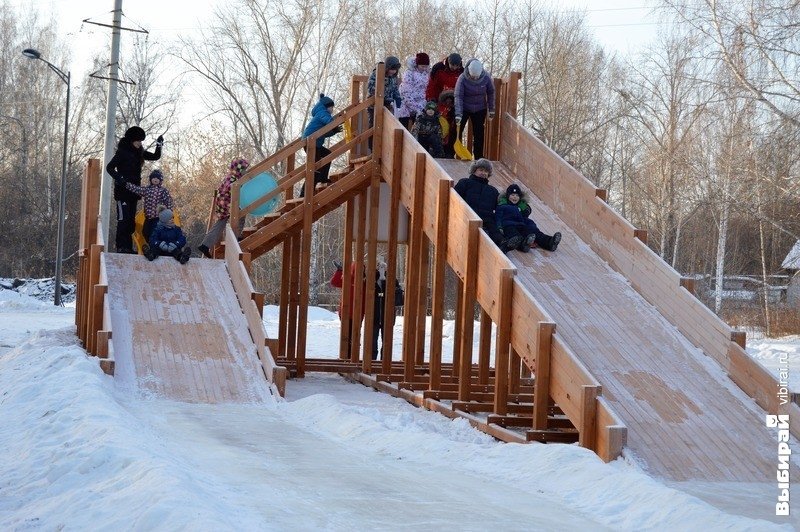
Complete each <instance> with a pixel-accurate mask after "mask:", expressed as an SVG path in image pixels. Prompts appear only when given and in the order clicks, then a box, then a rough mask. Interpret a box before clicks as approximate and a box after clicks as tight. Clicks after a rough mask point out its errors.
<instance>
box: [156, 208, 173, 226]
mask: <svg viewBox="0 0 800 532" xmlns="http://www.w3.org/2000/svg"><path fill="white" fill-rule="evenodd" d="M158 221H159V222H161V223H162V224H164V225H167V224H169V223H170V222H171V221H172V211H171V210H170V209H163V210H162V211H161V212H160V213H158Z"/></svg>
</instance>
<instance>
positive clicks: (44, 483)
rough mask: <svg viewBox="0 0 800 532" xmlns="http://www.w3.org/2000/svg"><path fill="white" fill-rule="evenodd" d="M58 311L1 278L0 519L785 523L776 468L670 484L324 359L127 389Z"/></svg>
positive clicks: (369, 524) (139, 523) (122, 525)
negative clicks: (229, 377)
mask: <svg viewBox="0 0 800 532" xmlns="http://www.w3.org/2000/svg"><path fill="white" fill-rule="evenodd" d="M272 314H274V309H266V311H265V322H267V325H268V326H269V321H270V319H271V317H270V316H271V315H272ZM310 317H311V318H310V325H309V329H310V331H309V338H313V339H314V342H315V346H316V347H317V348H318V349H320V350H325V351H327V352H329V353H330V352H335V351H336V349H337V346H338V337H337V335H338V327H339V324H338V321H337V319H336V316H335V315H333V314H330V313H327V312H325V311H322V310H317V309H315V310H314V311H313V312H311V313H310ZM73 320H74V315H73V311H72V309H69V308H67V309H63V308H57V307H53V306H52V304H47V303H43V302H40V301H37V300H36V299H33V298H31V297H28V296H24V295H20V294H17V293H15V292H11V291H5V290H0V394H1V395H0V420H2V423H1V424H0V448H2V449H3V452H2V453H0V529H2V530H29V529H34V530H52V529H62V528H64V529H68V530H86V529H98V528H102V529H114V530H127V529H147V530H150V529H155V530H176V529H189V530H318V529H326V530H352V529H365V528H370V529H377V530H397V529H412V528H414V529H419V528H422V527H425V528H434V529H458V530H486V529H488V528H490V527H491V528H495V529H500V530H531V529H547V530H550V529H566V528H569V529H574V528H579V529H589V530H602V529H613V530H641V529H679V530H684V529H695V530H700V529H702V530H721V529H725V530H759V531H760V530H767V529H770V528H772V527H778V528H780V527H779V526H778V525H777V524H775V523H769V522H766V521H763V520H762V521H758V520H754V519H751V518H750V517H758V518H763V519H772V520H773V521H776V522H777V523H783V525H784V526H783V527H782V528H783V529H791V528H792V525H793V524H794V525H796V524H797V523H796V521H791V522H787V521H780V520H778V519H777V518H775V516H774V515H773V516H771V515H770V514H771V513H773V510H774V501H775V497H776V495H777V486H774V485H770V486H768V487H769V488H770V490H769V491H768V492H766V493H763V492H762V491H761V486H760V485H752V486H744V487H743V486H736V487H733V486H724V485H699V484H695V485H681V486H677V487H678V488H680V489H674V487H668V486H665V485H664V484H663V483H661V482H659V481H657V480H654V479H652V478H650V477H648V476H647V475H645V474H644V473H642V472H641V471H640V470H639V468H638V467H637V465H636V464H633V463H628V462H625V461H622V460H618V461H616V462H614V463H611V464H604V463H603V462H601V461H600V460H599V459H598V458H597V457H596V456H595V455H594V454H592V453H591V452H589V451H587V450H585V449H582V448H580V447H577V446H575V445H556V444H550V445H538V444H533V445H514V444H502V443H498V442H496V441H495V440H493V439H492V438H490V437H489V436H487V435H485V434H483V433H481V432H478V431H475V430H473V429H472V428H471V427H470V426H469V424H468V423H467V422H466V421H464V420H456V421H450V420H448V419H446V418H444V417H442V416H440V415H438V414H435V413H432V412H429V411H425V410H420V409H416V408H414V407H412V406H410V405H408V404H407V403H405V402H404V401H401V400H398V399H394V398H391V397H389V396H386V395H384V394H380V393H376V392H374V391H372V390H371V389H368V388H365V387H362V386H360V385H355V384H351V383H348V382H346V381H344V380H343V379H341V378H340V377H338V376H333V375H311V376H309V377H308V378H306V379H304V380H301V381H290V382H289V383H288V384H287V401H285V402H280V403H278V404H277V405H267V406H264V405H226V404H222V405H197V404H185V403H177V402H170V401H165V400H159V399H141V398H136V397H132V396H130V395H129V394H127V393H126V392H124V391H123V390H120V389H118V388H116V387H115V384H114V381H113V379H112V378H111V377H109V376H106V375H104V374H103V373H102V372H101V371H100V369H99V367H98V364H97V361H96V360H95V359H92V358H89V357H87V356H86V355H85V352H84V351H83V350H82V349H81V347H80V346H79V345H78V343H77V339H76V337H75V335H74V334H73V328H74V326H73ZM795 347H796V344H795ZM764 350H767V348H765V349H764ZM756 356H757V354H756ZM737 490H738V491H737ZM687 492H691V493H695V494H701V495H703V497H704V498H705V499H706V500H709V501H711V502H713V503H714V505H715V506H716V507H715V506H712V505H711V504H709V503H707V502H704V501H702V500H700V499H698V498H696V497H694V496H692V495H689V494H688V493H687ZM720 508H721V509H720ZM737 514H745V515H747V516H749V517H743V516H741V515H737Z"/></svg>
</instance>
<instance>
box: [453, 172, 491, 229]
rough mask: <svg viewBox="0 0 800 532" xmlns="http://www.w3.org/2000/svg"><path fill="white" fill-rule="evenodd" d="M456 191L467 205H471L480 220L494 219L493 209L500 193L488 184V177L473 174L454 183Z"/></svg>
mask: <svg viewBox="0 0 800 532" xmlns="http://www.w3.org/2000/svg"><path fill="white" fill-rule="evenodd" d="M455 188H456V192H458V195H459V196H461V197H462V198H464V201H466V202H467V205H469V206H470V207H472V210H473V211H475V214H477V215H478V216H480V218H481V220H486V219H489V220H494V210H495V208H496V207H497V197H498V196H499V195H500V193H499V192H498V191H497V189H496V188H494V187H493V186H492V185H490V184H489V180H488V179H484V178H482V177H478V176H476V175H474V174H472V175H470V176H469V177H465V178H463V179H459V180H458V183H456V187H455Z"/></svg>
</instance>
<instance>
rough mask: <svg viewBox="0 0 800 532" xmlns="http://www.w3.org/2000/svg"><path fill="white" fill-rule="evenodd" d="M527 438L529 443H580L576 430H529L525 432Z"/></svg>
mask: <svg viewBox="0 0 800 532" xmlns="http://www.w3.org/2000/svg"><path fill="white" fill-rule="evenodd" d="M525 437H526V438H527V440H528V441H538V442H542V443H575V442H577V441H578V431H577V430H576V429H547V430H529V431H526V432H525Z"/></svg>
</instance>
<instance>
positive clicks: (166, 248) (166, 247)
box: [158, 241, 169, 253]
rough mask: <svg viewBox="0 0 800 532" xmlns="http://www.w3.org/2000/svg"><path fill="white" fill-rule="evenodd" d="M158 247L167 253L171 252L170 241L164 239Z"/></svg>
mask: <svg viewBox="0 0 800 532" xmlns="http://www.w3.org/2000/svg"><path fill="white" fill-rule="evenodd" d="M158 248H159V249H160V250H161V251H166V252H167V253H169V243H168V242H164V241H161V242H159V243H158Z"/></svg>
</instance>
